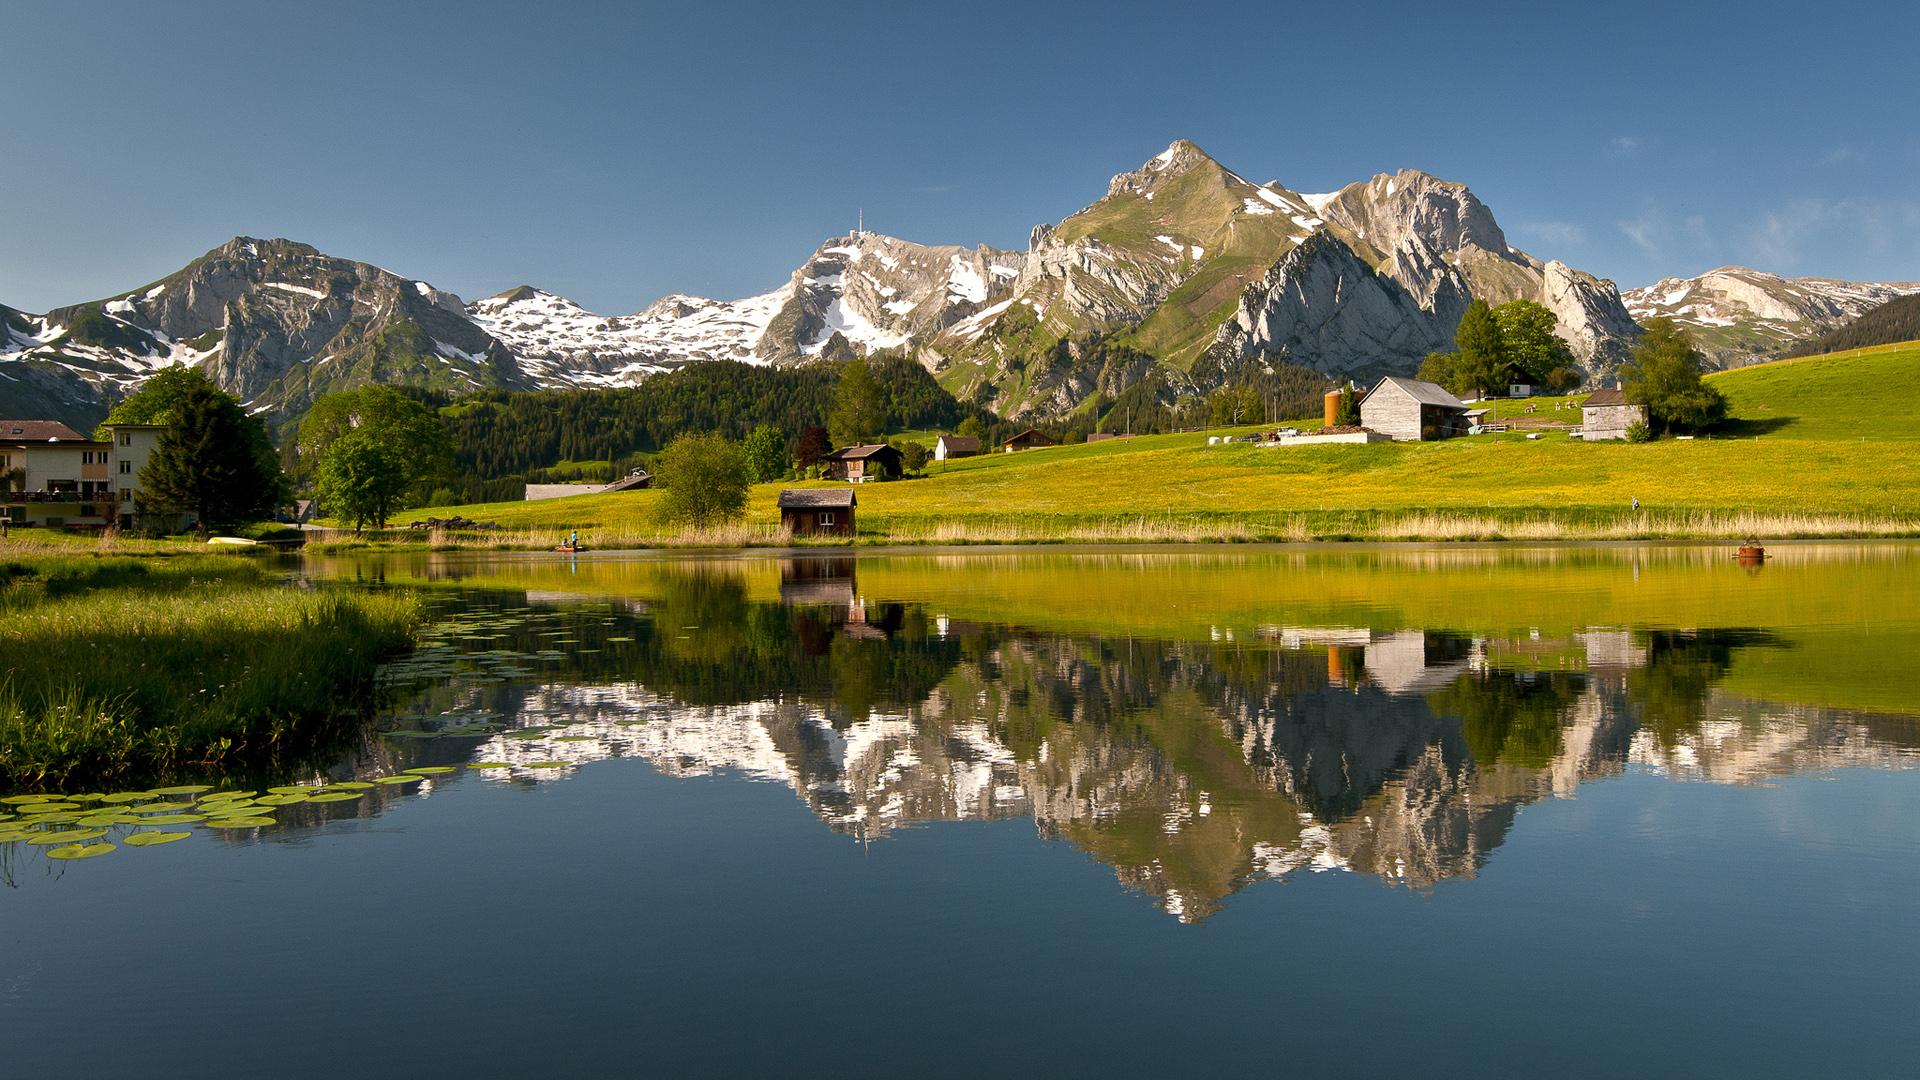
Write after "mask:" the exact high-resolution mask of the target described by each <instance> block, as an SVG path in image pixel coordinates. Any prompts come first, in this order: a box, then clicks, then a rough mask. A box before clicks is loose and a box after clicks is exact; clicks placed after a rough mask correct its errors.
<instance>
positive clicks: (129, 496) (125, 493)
mask: <svg viewBox="0 0 1920 1080" xmlns="http://www.w3.org/2000/svg"><path fill="white" fill-rule="evenodd" d="M120 501H121V502H132V501H133V489H132V488H121V489H120Z"/></svg>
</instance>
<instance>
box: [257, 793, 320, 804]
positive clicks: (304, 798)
mask: <svg viewBox="0 0 1920 1080" xmlns="http://www.w3.org/2000/svg"><path fill="white" fill-rule="evenodd" d="M311 801H313V796H311V795H262V796H261V797H260V799H259V801H258V802H256V803H255V804H254V805H256V806H298V805H300V804H301V803H303V802H311Z"/></svg>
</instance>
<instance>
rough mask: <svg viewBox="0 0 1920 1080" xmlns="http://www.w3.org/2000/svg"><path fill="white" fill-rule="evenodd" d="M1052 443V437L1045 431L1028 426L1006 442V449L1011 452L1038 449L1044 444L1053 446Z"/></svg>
mask: <svg viewBox="0 0 1920 1080" xmlns="http://www.w3.org/2000/svg"><path fill="white" fill-rule="evenodd" d="M1052 445H1053V439H1052V437H1050V436H1049V435H1047V434H1046V433H1045V432H1042V431H1036V430H1034V429H1033V428H1028V429H1027V430H1025V431H1023V432H1021V433H1020V434H1018V435H1015V436H1014V437H1013V438H1011V439H1008V440H1007V441H1006V443H1005V446H1006V451H1007V453H1009V454H1011V453H1013V452H1014V451H1015V450H1036V449H1039V448H1040V447H1042V446H1052Z"/></svg>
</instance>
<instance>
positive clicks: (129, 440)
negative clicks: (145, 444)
mask: <svg viewBox="0 0 1920 1080" xmlns="http://www.w3.org/2000/svg"><path fill="white" fill-rule="evenodd" d="M120 445H121V446H132V445H133V433H132V432H130V431H123V432H121V433H120Z"/></svg>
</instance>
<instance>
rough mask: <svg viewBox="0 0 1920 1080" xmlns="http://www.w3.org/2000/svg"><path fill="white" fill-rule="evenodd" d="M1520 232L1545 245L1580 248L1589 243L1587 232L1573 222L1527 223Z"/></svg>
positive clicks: (1523, 224)
mask: <svg viewBox="0 0 1920 1080" xmlns="http://www.w3.org/2000/svg"><path fill="white" fill-rule="evenodd" d="M1520 231H1521V232H1522V233H1524V234H1526V235H1527V236H1531V237H1534V238H1536V239H1538V240H1539V241H1540V242H1541V243H1543V244H1555V245H1559V246H1561V247H1579V246H1581V245H1582V244H1585V243H1586V242H1587V230H1586V229H1585V228H1583V227H1581V226H1580V225H1577V224H1575V223H1574V222H1571V221H1527V222H1522V223H1521V224H1520Z"/></svg>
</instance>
